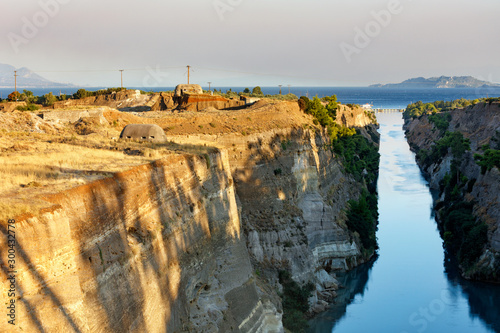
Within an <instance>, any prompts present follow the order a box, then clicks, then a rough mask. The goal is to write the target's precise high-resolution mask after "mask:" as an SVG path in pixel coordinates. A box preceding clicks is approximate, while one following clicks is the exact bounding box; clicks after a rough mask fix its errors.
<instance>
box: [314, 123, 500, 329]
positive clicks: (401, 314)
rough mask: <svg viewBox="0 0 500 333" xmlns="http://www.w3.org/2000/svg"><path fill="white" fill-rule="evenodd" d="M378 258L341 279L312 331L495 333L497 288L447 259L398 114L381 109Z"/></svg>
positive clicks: (499, 321) (499, 319) (499, 303)
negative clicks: (464, 276)
mask: <svg viewBox="0 0 500 333" xmlns="http://www.w3.org/2000/svg"><path fill="white" fill-rule="evenodd" d="M377 117H378V121H379V123H380V134H381V145H380V154H381V159H380V175H379V181H378V193H379V214H380V216H379V230H378V232H377V238H378V243H379V246H380V249H379V251H378V254H379V255H378V258H377V259H376V260H374V261H373V262H371V263H368V264H365V265H362V266H361V267H358V268H357V269H355V270H353V271H351V272H349V273H347V274H346V275H345V276H340V277H339V279H340V280H341V282H342V283H343V284H344V286H345V288H343V289H341V290H339V297H338V298H337V302H336V303H335V304H334V305H333V306H332V308H331V309H330V310H329V311H327V312H325V313H323V314H321V315H320V316H318V317H316V318H315V319H313V320H311V321H310V327H311V330H310V331H311V332H318V333H320V332H321V333H323V332H349V333H354V332H397V333H412V332H419V333H421V332H453V333H457V332H464V333H465V332H467V333H469V332H500V286H495V285H490V284H482V283H472V282H469V281H465V280H463V279H461V278H460V277H459V276H458V274H457V272H456V271H455V270H454V267H455V266H454V265H453V264H452V263H451V262H450V261H449V260H448V259H446V260H445V257H444V252H443V247H442V241H441V238H440V237H439V232H438V230H437V226H436V222H435V220H434V217H433V216H432V209H431V207H432V197H431V193H430V191H429V188H428V186H427V183H426V181H425V179H424V178H423V177H422V175H421V173H420V170H419V168H418V166H417V165H416V163H415V157H414V154H413V153H412V152H411V151H410V149H409V147H408V144H407V142H406V139H405V137H404V132H403V129H402V125H403V120H402V118H401V114H399V113H387V114H378V116H377Z"/></svg>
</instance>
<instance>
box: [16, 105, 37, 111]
mask: <svg viewBox="0 0 500 333" xmlns="http://www.w3.org/2000/svg"><path fill="white" fill-rule="evenodd" d="M39 109H40V106H39V105H36V104H28V105H26V106H18V107H16V110H19V111H36V110H39Z"/></svg>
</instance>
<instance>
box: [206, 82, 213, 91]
mask: <svg viewBox="0 0 500 333" xmlns="http://www.w3.org/2000/svg"><path fill="white" fill-rule="evenodd" d="M207 83H208V91H212V90H210V85H211V84H212V82H207Z"/></svg>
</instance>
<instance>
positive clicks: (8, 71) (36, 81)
mask: <svg viewBox="0 0 500 333" xmlns="http://www.w3.org/2000/svg"><path fill="white" fill-rule="evenodd" d="M15 70H16V68H15V67H14V66H11V65H6V64H0V88H14V71H15ZM53 87H74V86H73V85H71V84H65V83H59V82H54V81H50V80H47V79H46V78H44V77H42V76H40V75H38V74H36V73H34V72H32V71H31V70H29V69H28V68H26V67H22V68H19V69H17V88H18V89H19V88H21V89H22V88H53Z"/></svg>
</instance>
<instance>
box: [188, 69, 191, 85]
mask: <svg viewBox="0 0 500 333" xmlns="http://www.w3.org/2000/svg"><path fill="white" fill-rule="evenodd" d="M187 68H188V84H189V70H190V69H191V66H189V65H188V66H187Z"/></svg>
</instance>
